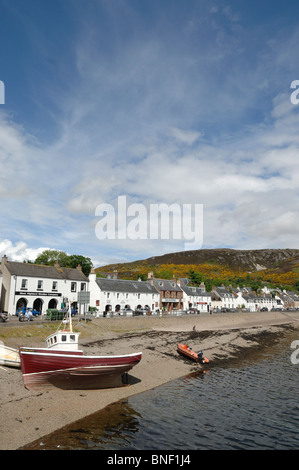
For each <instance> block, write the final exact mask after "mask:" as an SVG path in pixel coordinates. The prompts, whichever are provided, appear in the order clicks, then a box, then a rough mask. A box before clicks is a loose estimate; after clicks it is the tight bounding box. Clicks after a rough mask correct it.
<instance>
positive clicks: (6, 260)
mask: <svg viewBox="0 0 299 470" xmlns="http://www.w3.org/2000/svg"><path fill="white" fill-rule="evenodd" d="M1 263H3V264H7V263H8V259H7V256H6V255H4V256H2V260H1Z"/></svg>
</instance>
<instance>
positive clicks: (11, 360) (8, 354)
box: [0, 344, 21, 368]
mask: <svg viewBox="0 0 299 470" xmlns="http://www.w3.org/2000/svg"><path fill="white" fill-rule="evenodd" d="M0 365H2V366H8V367H17V368H20V367H21V360H20V355H19V351H18V350H17V349H14V348H9V347H8V346H5V345H4V344H0Z"/></svg>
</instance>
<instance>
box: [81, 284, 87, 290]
mask: <svg viewBox="0 0 299 470" xmlns="http://www.w3.org/2000/svg"><path fill="white" fill-rule="evenodd" d="M85 290H86V284H85V282H81V292H82V291H85Z"/></svg>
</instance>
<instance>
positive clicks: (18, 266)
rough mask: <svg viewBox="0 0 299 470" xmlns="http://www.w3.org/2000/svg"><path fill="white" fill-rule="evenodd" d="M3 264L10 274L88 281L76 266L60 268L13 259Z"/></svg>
mask: <svg viewBox="0 0 299 470" xmlns="http://www.w3.org/2000/svg"><path fill="white" fill-rule="evenodd" d="M5 266H6V267H7V269H8V271H9V273H10V274H11V275H12V276H26V277H38V278H50V279H66V280H71V281H82V282H89V280H88V278H87V277H86V276H85V274H83V273H82V272H81V271H79V269H76V268H61V267H56V266H46V265H41V264H31V263H18V262H15V261H7V262H6V263H5Z"/></svg>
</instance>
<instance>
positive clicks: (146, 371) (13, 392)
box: [0, 311, 299, 450]
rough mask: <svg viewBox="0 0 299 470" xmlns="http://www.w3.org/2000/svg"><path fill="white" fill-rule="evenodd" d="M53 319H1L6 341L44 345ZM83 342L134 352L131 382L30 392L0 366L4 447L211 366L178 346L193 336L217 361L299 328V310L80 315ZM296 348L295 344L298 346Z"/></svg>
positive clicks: (107, 350) (89, 348)
mask: <svg viewBox="0 0 299 470" xmlns="http://www.w3.org/2000/svg"><path fill="white" fill-rule="evenodd" d="M51 328H53V325H49V324H48V323H46V322H41V323H38V322H36V323H34V322H32V324H30V325H29V324H26V325H23V324H21V325H17V324H16V325H15V326H13V325H12V326H11V325H9V322H8V324H7V325H6V324H5V325H3V327H2V325H1V326H0V334H1V336H0V339H1V341H3V343H4V344H5V345H6V346H10V347H14V348H18V347H19V346H44V339H45V337H46V336H47V335H48V334H50V333H49V332H50V329H51ZM74 328H75V329H77V330H78V331H80V332H81V335H80V341H79V343H80V348H81V349H83V350H84V352H85V353H86V354H88V355H93V354H95V355H97V354H100V355H105V354H107V355H111V354H130V353H134V352H138V351H142V360H141V362H140V363H139V364H138V365H137V366H135V367H134V368H133V369H132V370H131V371H130V373H129V385H127V386H124V387H121V388H113V389H112V388H111V389H101V390H60V389H52V390H49V391H35V392H33V391H28V390H26V389H25V387H24V384H23V379H22V374H21V371H20V370H19V369H13V368H7V367H1V368H0V391H1V402H0V429H1V436H2V439H1V442H0V449H1V450H15V449H21V448H25V447H26V445H27V444H30V443H32V442H33V441H36V440H38V439H41V438H42V437H43V436H46V435H48V434H50V433H53V432H55V431H56V430H58V429H60V428H62V427H64V426H66V425H68V424H70V423H72V422H75V421H77V420H79V419H81V418H84V417H86V416H88V415H90V414H93V413H95V412H97V411H99V410H101V409H103V408H105V407H106V406H107V405H109V404H111V403H114V402H117V401H118V400H121V399H125V398H127V397H129V396H132V395H135V394H139V393H142V392H144V391H147V390H149V389H152V388H155V387H158V386H160V385H162V384H164V383H167V382H169V381H172V380H174V379H177V378H179V377H182V376H184V375H187V374H189V373H191V372H195V371H198V370H203V368H204V367H207V365H204V366H202V365H200V364H197V363H195V362H191V361H189V360H188V359H185V358H183V357H182V356H180V355H179V354H178V353H177V343H178V342H184V343H187V344H188V346H190V347H191V348H192V349H194V350H195V351H199V350H202V351H203V352H204V355H205V356H206V357H208V359H209V361H210V362H209V364H208V367H210V368H211V367H217V365H219V364H221V363H223V362H224V361H232V360H233V359H234V357H239V356H240V355H242V354H243V355H244V354H246V355H248V354H252V353H257V352H258V351H261V350H264V349H266V348H267V344H269V342H273V341H277V340H278V339H279V338H280V337H281V336H282V335H285V334H286V332H287V331H288V330H289V329H296V330H298V339H299V312H297V311H290V312H261V313H219V314H213V315H209V314H201V315H184V316H173V315H163V316H162V317H155V316H143V317H114V318H98V319H93V320H92V321H91V322H86V323H85V322H84V321H81V322H80V323H76V322H74ZM290 353H291V350H290Z"/></svg>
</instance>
